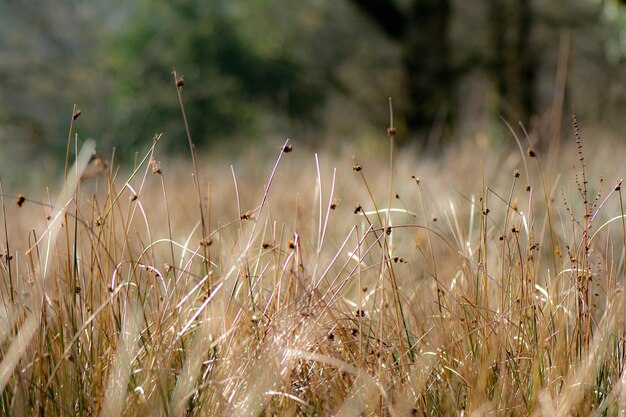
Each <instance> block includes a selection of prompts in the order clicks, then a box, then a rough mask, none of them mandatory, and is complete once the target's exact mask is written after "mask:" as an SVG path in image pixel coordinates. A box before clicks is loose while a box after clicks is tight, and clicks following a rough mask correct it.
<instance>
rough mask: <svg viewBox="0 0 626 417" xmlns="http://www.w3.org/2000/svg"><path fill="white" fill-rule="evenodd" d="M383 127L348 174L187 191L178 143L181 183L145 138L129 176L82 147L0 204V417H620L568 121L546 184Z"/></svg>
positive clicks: (599, 240) (594, 205) (281, 156)
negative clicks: (35, 185)
mask: <svg viewBox="0 0 626 417" xmlns="http://www.w3.org/2000/svg"><path fill="white" fill-rule="evenodd" d="M175 80H176V88H177V89H178V93H179V100H180V101H179V104H180V106H181V110H182V113H183V116H184V106H183V101H182V95H181V94H180V93H181V91H180V89H181V88H182V78H181V77H180V76H179V75H178V74H175ZM392 110H393V109H392V108H391V102H390V125H389V127H388V129H387V132H386V133H387V135H386V140H389V151H390V153H389V155H384V156H381V155H374V156H372V155H368V154H367V153H365V152H364V154H362V155H356V157H358V159H359V161H361V162H360V163H357V162H356V157H355V159H354V161H355V162H354V163H348V162H347V161H348V160H349V158H343V159H342V157H336V156H333V155H328V154H325V153H323V152H322V153H320V154H315V155H313V154H311V155H308V153H307V151H306V150H303V149H300V147H299V146H298V144H297V141H290V140H285V141H283V142H282V144H278V145H279V146H278V147H277V148H276V149H275V150H276V156H275V158H274V159H273V160H271V161H257V162H258V164H250V163H249V161H250V159H248V160H246V156H245V155H240V157H239V158H235V160H234V161H228V162H224V161H220V160H217V159H215V160H212V164H207V166H208V167H207V168H206V169H207V172H203V169H205V168H202V167H200V166H199V165H198V164H197V163H196V162H197V161H196V157H197V155H196V151H195V149H194V146H193V142H192V141H191V132H188V137H187V139H188V142H189V144H190V148H191V155H192V158H191V159H192V162H191V165H192V172H193V174H192V177H191V179H189V175H188V172H187V170H188V167H189V162H180V161H178V162H175V161H174V160H172V159H169V158H166V157H163V155H161V153H160V148H159V144H160V142H161V140H162V136H161V135H157V136H155V137H154V140H153V141H152V143H147V144H146V148H145V150H144V151H143V152H142V153H141V154H140V156H139V157H138V158H137V161H136V163H135V164H134V166H133V167H131V168H128V167H114V166H113V164H112V163H107V162H106V161H104V159H103V158H102V157H101V156H100V155H98V154H95V155H96V156H94V157H92V154H93V145H92V144H89V143H86V144H84V145H83V148H84V151H83V152H82V153H80V155H79V156H78V157H77V161H76V162H75V167H76V168H72V169H69V168H66V169H65V172H64V180H65V186H64V190H61V191H60V192H59V193H58V196H59V197H58V198H57V199H56V200H54V202H52V200H53V199H52V198H50V197H48V195H49V194H50V193H51V192H50V191H48V190H44V191H42V195H40V196H35V195H25V196H23V195H19V194H18V195H16V194H17V192H18V191H19V190H5V189H2V183H1V182H0V192H1V193H2V199H1V201H0V203H1V204H2V207H3V222H2V227H3V228H4V230H3V233H1V234H0V239H2V241H1V242H0V249H1V252H0V297H1V304H0V318H1V319H2V320H0V356H1V358H2V360H1V361H0V388H2V394H1V396H0V415H2V416H29V415H45V416H65V415H82V416H95V415H101V416H146V415H148V416H176V417H182V416H206V415H215V416H221V415H240V416H260V415H267V416H270V415H299V416H300V415H301V416H315V415H339V416H352V415H388V416H411V415H422V416H440V415H444V416H448V415H450V416H461V415H495V416H525V415H537V416H539V415H541V416H567V415H581V416H583V415H584V416H587V415H620V413H621V412H622V410H623V409H624V407H626V389H625V387H624V383H625V381H626V376H625V375H626V371H625V369H626V366H625V365H626V361H625V357H626V341H625V338H624V334H626V325H625V320H624V317H625V315H624V313H625V310H624V309H625V307H626V306H625V296H624V294H626V292H625V291H624V279H625V273H626V256H625V252H624V251H625V249H624V248H625V246H626V226H625V225H626V217H625V212H624V208H623V199H622V192H621V185H622V179H620V178H614V177H615V174H616V173H615V172H610V171H609V172H605V173H604V175H605V176H606V177H607V178H610V181H611V183H612V184H615V185H613V186H612V188H611V189H610V190H608V191H607V192H601V191H602V190H601V187H600V184H604V180H599V179H595V177H596V173H597V172H599V170H600V168H602V167H595V166H593V163H592V162H590V159H589V158H588V156H587V155H585V154H583V149H582V144H583V141H584V139H583V137H582V135H581V134H580V132H579V128H578V125H577V122H576V120H575V119H574V123H573V126H574V143H573V144H572V146H570V147H569V148H568V147H566V146H564V147H563V148H562V149H564V151H563V160H562V161H561V163H570V167H571V161H578V162H576V168H575V172H574V174H573V175H572V174H571V171H569V170H567V169H565V170H562V171H561V172H562V173H561V174H560V175H558V176H557V177H556V178H551V177H549V176H546V175H545V172H546V170H545V169H544V168H545V167H544V165H543V164H544V162H543V161H542V155H540V154H539V151H538V150H536V149H533V148H530V150H529V151H524V148H526V146H523V145H522V141H521V140H520V139H518V138H515V139H514V140H516V141H517V148H519V152H513V153H507V154H503V155H501V154H496V153H494V152H485V151H484V150H481V149H478V148H477V146H478V145H475V144H473V145H472V146H470V147H469V148H463V147H459V148H456V149H454V148H453V149H451V150H450V151H448V153H447V154H446V155H444V156H443V157H442V158H441V159H439V160H426V159H423V158H419V157H415V156H413V155H408V154H407V153H406V151H402V152H398V150H397V149H395V145H394V142H395V135H396V132H395V129H394V124H393V111H392ZM74 113H76V110H74ZM184 117H185V116H184ZM74 120H75V118H73V119H72V127H71V129H73V123H74ZM187 130H188V129H187ZM70 132H71V130H70ZM381 133H382V132H381ZM73 136H74V139H75V140H76V142H75V152H74V153H78V152H76V147H77V146H78V145H77V144H78V140H77V138H76V137H75V135H72V134H71V133H70V140H71V139H72V137H73ZM384 136H385V135H383V134H381V140H383V139H384ZM169 140H173V139H171V138H170V139H169ZM68 143H70V142H69V141H68ZM568 149H569V153H568ZM70 154H71V153H70V152H69V151H68V154H67V155H68V156H67V159H68V162H67V163H66V165H68V166H69V162H70V159H71V158H70V157H71V155H70ZM387 156H388V158H387ZM90 159H92V162H91V164H95V163H97V164H99V165H98V169H97V170H96V171H95V172H96V174H89V175H87V174H85V170H88V168H89V167H88V163H89V160H90ZM529 159H530V160H534V164H533V163H528V160H529ZM97 161H99V162H97ZM229 164H232V165H230V166H229ZM333 165H334V166H333ZM453 166H454V168H453ZM618 166H619V165H618ZM208 169H212V170H214V172H212V173H210V172H208ZM459 171H462V172H461V175H458V172H459ZM417 174H420V175H419V176H418V175H417ZM444 177H447V178H448V180H445V178H444ZM201 178H211V186H210V190H211V191H210V193H211V194H213V197H212V198H211V199H210V200H208V199H205V197H208V196H205V195H204V194H203V193H202V192H201V190H208V189H209V186H208V185H206V184H203V182H202V180H201ZM226 178H228V180H226ZM231 178H232V180H231ZM205 187H206V188H205ZM570 190H573V191H570ZM190 195H191V196H194V195H195V197H196V198H195V199H194V198H192V199H189V196H190ZM559 196H560V197H561V198H559ZM11 200H14V201H15V202H16V203H18V204H8V203H6V202H8V201H11ZM198 209H200V214H199V217H198ZM209 211H210V212H211V213H213V214H212V215H211V216H208V214H207V213H208V212H209ZM194 213H195V214H194ZM209 248H210V252H209Z"/></svg>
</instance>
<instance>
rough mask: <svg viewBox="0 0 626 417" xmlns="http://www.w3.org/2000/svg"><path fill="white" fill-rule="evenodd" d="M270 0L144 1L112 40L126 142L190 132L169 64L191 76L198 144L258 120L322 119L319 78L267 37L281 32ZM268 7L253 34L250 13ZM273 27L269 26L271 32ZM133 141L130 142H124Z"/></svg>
mask: <svg viewBox="0 0 626 417" xmlns="http://www.w3.org/2000/svg"><path fill="white" fill-rule="evenodd" d="M268 6H269V4H268V3H267V2H263V1H256V2H243V1H222V0H220V1H211V2H202V1H197V0H188V1H180V2H172V1H166V0H159V1H144V2H140V3H138V4H137V5H136V6H135V8H134V9H133V10H131V16H132V17H131V18H130V19H131V21H130V22H129V24H128V25H127V30H125V31H124V32H123V33H122V34H121V35H120V36H118V37H117V38H116V39H115V40H114V41H113V42H112V43H111V45H110V47H109V48H108V49H109V50H108V53H107V55H108V57H109V59H110V62H111V68H112V71H113V72H114V77H115V79H116V88H115V90H114V94H113V97H112V108H113V111H114V120H115V124H116V125H117V126H118V127H121V129H118V131H123V132H125V135H126V136H127V141H129V142H130V143H132V142H134V141H139V140H143V139H145V138H143V136H142V135H145V132H155V131H164V132H165V133H166V136H169V137H170V138H169V140H167V141H166V142H169V143H172V142H174V143H176V145H185V143H186V142H185V141H183V140H180V141H178V140H176V139H177V138H178V137H179V136H182V135H183V124H182V119H181V112H180V108H179V104H178V100H177V98H176V90H175V88H174V79H173V75H172V70H173V68H175V69H176V70H177V71H178V72H179V74H182V75H183V76H184V80H185V85H186V87H185V90H184V91H185V94H184V100H185V108H186V111H187V113H188V117H189V123H190V129H191V132H192V135H193V138H194V141H195V142H196V143H197V144H203V143H204V144H206V143H210V142H213V141H217V140H223V139H225V138H226V137H229V136H231V135H237V134H242V133H243V134H247V135H251V134H254V133H256V132H258V131H259V129H260V128H261V127H262V126H261V125H262V124H261V122H260V120H262V119H263V118H267V117H270V116H272V117H276V118H278V119H279V120H281V119H282V120H286V121H292V122H298V121H302V120H303V119H304V118H306V120H307V121H308V122H310V123H313V122H314V121H315V117H314V116H315V110H316V109H317V108H318V107H319V105H320V104H321V103H322V102H323V98H324V96H323V93H322V88H321V86H319V85H317V84H316V82H314V81H312V80H311V79H310V78H307V74H306V72H305V71H304V68H302V67H301V65H300V64H299V63H298V62H297V61H296V60H295V58H294V57H293V56H292V55H291V54H290V53H289V51H286V50H285V49H284V48H282V47H280V46H281V45H278V47H275V46H273V45H268V43H272V42H273V43H274V44H275V42H274V41H275V40H276V38H279V37H280V36H279V35H280V31H281V28H280V27H275V28H272V27H271V25H270V23H271V22H267V21H264V19H263V16H262V13H263V12H264V10H265V9H267V7H268ZM255 12H256V13H261V15H260V16H261V17H260V18H259V19H258V20H259V21H260V22H257V26H260V27H259V28H258V29H260V30H265V31H263V32H261V31H259V33H256V34H255V35H256V36H249V33H246V30H249V29H248V28H247V26H248V25H247V23H246V22H248V21H249V20H248V19H249V16H248V15H249V14H250V13H255ZM272 30H273V31H274V33H271V32H270V33H268V32H266V31H272ZM127 143H128V142H127Z"/></svg>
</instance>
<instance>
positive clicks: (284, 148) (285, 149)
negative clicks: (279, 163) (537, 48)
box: [282, 145, 293, 153]
mask: <svg viewBox="0 0 626 417" xmlns="http://www.w3.org/2000/svg"><path fill="white" fill-rule="evenodd" d="M282 151H283V152H284V153H289V152H291V151H293V146H291V145H285V146H283V148H282Z"/></svg>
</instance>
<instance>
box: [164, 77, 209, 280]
mask: <svg viewBox="0 0 626 417" xmlns="http://www.w3.org/2000/svg"><path fill="white" fill-rule="evenodd" d="M173 74H174V84H175V85H176V94H177V95H178V104H179V105H180V111H181V113H182V115H183V122H184V123H185V133H186V134H187V140H188V141H189V151H190V152H191V162H192V164H193V185H194V187H195V188H196V197H197V199H198V209H199V211H200V225H201V228H202V239H205V238H207V236H208V234H207V225H206V220H205V216H204V208H203V206H202V193H201V192H200V177H199V175H198V163H197V162H196V146H195V145H194V143H193V140H192V139H191V131H190V130H189V123H188V122H187V113H186V112H185V105H184V103H183V97H182V94H181V91H182V89H183V86H184V85H185V82H184V81H183V76H182V75H178V73H177V72H176V70H174V71H173ZM202 250H203V252H204V258H205V259H206V263H205V271H204V272H205V274H207V275H208V276H209V280H208V283H209V284H208V285H209V291H210V290H211V288H213V277H212V276H211V275H210V274H209V265H210V264H211V259H210V258H209V248H208V246H207V245H203V246H202Z"/></svg>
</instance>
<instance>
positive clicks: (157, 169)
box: [150, 159, 163, 175]
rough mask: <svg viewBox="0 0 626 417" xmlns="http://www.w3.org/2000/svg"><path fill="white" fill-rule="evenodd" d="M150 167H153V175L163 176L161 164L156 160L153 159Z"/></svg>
mask: <svg viewBox="0 0 626 417" xmlns="http://www.w3.org/2000/svg"><path fill="white" fill-rule="evenodd" d="M150 166H151V167H152V173H153V174H159V175H160V174H162V173H163V171H161V164H159V163H158V162H157V161H156V160H155V159H151V160H150Z"/></svg>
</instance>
